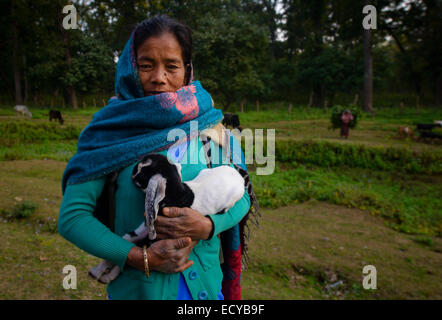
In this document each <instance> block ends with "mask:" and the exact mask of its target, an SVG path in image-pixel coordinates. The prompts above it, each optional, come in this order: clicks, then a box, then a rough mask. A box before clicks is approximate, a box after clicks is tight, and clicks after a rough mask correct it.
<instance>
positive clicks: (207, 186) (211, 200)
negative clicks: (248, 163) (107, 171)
mask: <svg viewBox="0 0 442 320" xmlns="http://www.w3.org/2000/svg"><path fill="white" fill-rule="evenodd" d="M132 180H133V182H134V184H135V185H136V186H137V187H138V188H140V189H141V190H143V191H144V193H145V194H146V198H145V202H144V210H145V221H144V222H143V223H142V224H141V225H140V226H139V227H138V228H137V229H136V230H134V231H132V232H129V233H127V234H125V235H124V236H123V238H124V239H126V240H128V241H131V242H133V243H136V244H137V245H139V246H142V245H144V244H150V243H152V242H153V241H155V238H156V232H155V228H154V222H155V220H156V218H157V216H158V214H160V213H161V212H162V209H163V208H164V207H180V208H184V207H190V208H192V209H194V210H196V211H198V212H200V213H201V214H203V215H210V214H217V213H224V212H226V211H228V210H229V209H230V208H232V207H233V206H234V204H235V203H236V202H237V201H238V200H240V199H241V198H242V196H243V195H244V191H245V189H244V185H245V181H244V178H243V177H242V176H241V174H240V173H239V172H238V171H237V170H235V169H234V168H232V167H230V166H226V165H221V166H218V167H215V168H211V169H203V170H201V171H200V172H199V174H198V175H197V176H196V177H195V178H194V179H193V180H190V181H186V182H183V181H182V176H181V164H179V163H173V162H171V161H170V160H169V159H168V158H167V157H166V156H163V155H161V154H154V153H151V154H148V155H146V156H145V157H144V158H143V159H142V160H141V161H140V162H139V163H138V164H137V165H136V166H135V167H134V169H133V172H132ZM119 273H120V268H119V267H118V266H116V265H114V264H112V263H111V262H109V261H106V260H102V261H101V262H100V264H98V265H97V266H95V267H94V268H92V269H91V270H90V271H89V275H91V276H92V277H93V278H95V279H97V280H98V281H99V282H102V283H109V282H111V281H112V280H114V279H115V278H116V277H117V276H118V275H119Z"/></svg>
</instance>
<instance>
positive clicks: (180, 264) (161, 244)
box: [127, 237, 198, 273]
mask: <svg viewBox="0 0 442 320" xmlns="http://www.w3.org/2000/svg"><path fill="white" fill-rule="evenodd" d="M197 243H198V242H197V241H192V240H191V239H190V238H189V237H185V238H179V239H168V240H159V241H155V242H154V243H153V244H152V245H151V246H150V247H149V248H148V249H147V250H148V251H147V261H148V264H149V270H155V271H160V272H164V273H176V272H182V271H184V270H186V269H187V268H189V267H190V266H192V265H193V261H192V260H188V259H189V254H190V252H191V251H192V249H193V247H194V246H195V245H196V244H197ZM127 264H128V265H130V266H132V267H134V268H136V269H138V270H141V271H144V255H143V249H142V248H140V247H133V248H132V249H131V250H130V252H129V255H128V256H127Z"/></svg>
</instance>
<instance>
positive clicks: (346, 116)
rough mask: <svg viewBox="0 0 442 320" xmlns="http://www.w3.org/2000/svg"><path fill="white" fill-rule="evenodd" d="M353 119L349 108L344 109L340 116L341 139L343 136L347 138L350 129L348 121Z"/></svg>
mask: <svg viewBox="0 0 442 320" xmlns="http://www.w3.org/2000/svg"><path fill="white" fill-rule="evenodd" d="M353 119H354V117H353V115H352V113H351V111H350V110H348V109H346V110H344V112H343V113H342V116H341V139H342V138H344V137H345V139H348V134H349V131H350V122H351V121H352V120H353Z"/></svg>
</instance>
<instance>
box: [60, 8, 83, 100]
mask: <svg viewBox="0 0 442 320" xmlns="http://www.w3.org/2000/svg"><path fill="white" fill-rule="evenodd" d="M58 20H59V25H60V31H61V36H62V37H63V43H64V46H65V54H66V64H67V65H68V70H69V69H70V67H71V64H72V57H71V49H70V44H69V34H68V33H67V32H66V30H65V29H64V28H63V25H62V21H63V18H62V16H61V11H59V13H58ZM67 92H68V95H69V101H70V104H71V106H72V108H74V109H78V100H77V91H76V90H75V87H74V86H72V85H70V86H68V88H67Z"/></svg>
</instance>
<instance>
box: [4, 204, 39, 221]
mask: <svg viewBox="0 0 442 320" xmlns="http://www.w3.org/2000/svg"><path fill="white" fill-rule="evenodd" d="M35 209H37V205H36V204H35V203H33V202H31V201H24V202H21V203H16V204H15V205H14V208H13V209H12V210H8V211H6V210H4V212H3V214H4V215H5V216H6V218H10V219H11V218H12V219H23V218H28V217H29V216H30V215H31V214H33V213H34V212H35Z"/></svg>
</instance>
